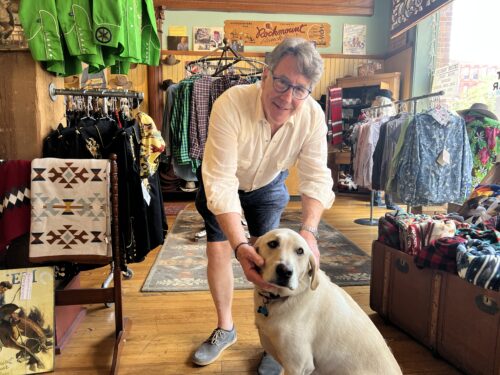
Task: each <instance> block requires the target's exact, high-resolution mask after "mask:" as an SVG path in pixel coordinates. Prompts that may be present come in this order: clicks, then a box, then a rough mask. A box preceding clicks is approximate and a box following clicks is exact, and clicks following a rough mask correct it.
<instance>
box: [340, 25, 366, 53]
mask: <svg viewBox="0 0 500 375" xmlns="http://www.w3.org/2000/svg"><path fill="white" fill-rule="evenodd" d="M342 53H343V54H344V55H366V25H347V24H345V25H344V36H343V38H342Z"/></svg>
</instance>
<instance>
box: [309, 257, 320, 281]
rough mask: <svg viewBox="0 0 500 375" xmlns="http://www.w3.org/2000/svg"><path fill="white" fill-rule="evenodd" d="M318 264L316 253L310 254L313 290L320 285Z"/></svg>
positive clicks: (310, 274) (310, 273)
mask: <svg viewBox="0 0 500 375" xmlns="http://www.w3.org/2000/svg"><path fill="white" fill-rule="evenodd" d="M317 271H318V265H317V264H316V258H315V257H314V255H312V254H311V255H309V276H310V277H311V290H315V289H316V288H317V287H318V284H319V279H318V278H317Z"/></svg>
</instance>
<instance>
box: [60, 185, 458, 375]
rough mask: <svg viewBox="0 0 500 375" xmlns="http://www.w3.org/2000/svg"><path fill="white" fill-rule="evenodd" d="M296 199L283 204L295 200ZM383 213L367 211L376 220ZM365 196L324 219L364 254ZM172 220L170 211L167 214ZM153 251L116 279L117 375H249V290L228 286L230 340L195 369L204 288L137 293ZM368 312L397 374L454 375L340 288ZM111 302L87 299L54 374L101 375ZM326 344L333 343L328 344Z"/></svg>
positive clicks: (364, 290) (208, 314) (369, 230)
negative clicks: (125, 320) (120, 309)
mask: <svg viewBox="0 0 500 375" xmlns="http://www.w3.org/2000/svg"><path fill="white" fill-rule="evenodd" d="M299 204H300V203H298V202H291V203H290V205H293V206H298V205H299ZM385 212H386V211H385V210H384V209H381V208H375V209H374V217H375V218H378V217H380V216H381V215H383V214H384V213H385ZM369 214H370V209H369V206H368V203H367V197H366V196H355V195H354V196H353V195H343V196H338V197H337V199H336V201H335V203H334V205H333V207H332V209H330V210H329V211H327V212H326V213H325V215H324V219H325V221H327V222H328V223H330V224H332V225H333V226H334V227H335V228H337V229H339V230H340V231H342V232H343V233H344V234H345V235H346V236H347V237H348V238H350V239H351V240H352V241H353V242H355V243H356V244H357V245H358V246H359V247H361V248H362V249H363V250H365V251H366V252H367V253H370V252H371V242H372V241H373V239H375V237H376V234H377V227H370V226H362V225H358V224H354V223H353V220H354V219H357V218H366V217H369ZM168 219H169V224H172V222H173V220H174V217H169V218H168ZM157 253H158V249H157V250H155V251H153V252H151V253H150V254H149V255H148V257H147V259H146V260H145V261H144V262H142V263H136V264H132V265H131V266H130V267H131V269H132V270H133V271H134V275H133V277H132V279H130V280H124V281H123V282H122V285H123V299H124V315H125V316H127V317H129V318H131V320H132V329H131V332H130V334H129V336H128V339H127V342H126V344H125V346H124V349H123V352H122V355H121V358H120V370H119V373H120V374H134V375H137V374H144V375H146V374H147V375H152V374H155V375H156V374H175V375H185V374H256V367H257V364H258V362H259V360H260V357H261V354H262V349H261V347H260V344H259V338H258V334H257V331H256V328H255V325H254V322H253V299H252V291H236V292H235V298H234V299H235V300H234V310H233V313H234V319H235V324H236V327H237V330H238V342H237V343H236V344H235V345H233V346H232V347H231V348H229V349H228V350H227V351H226V352H225V353H224V354H223V355H222V356H221V358H220V359H219V360H218V361H216V362H215V363H213V364H211V365H209V366H206V367H195V366H193V365H192V364H191V362H190V356H191V353H192V352H193V350H194V349H195V348H196V347H197V346H198V345H199V344H200V343H201V342H202V341H203V340H205V339H206V338H207V336H208V335H209V334H210V333H211V331H212V329H213V328H215V324H216V318H215V311H214V308H213V305H212V300H211V297H210V294H209V292H188V293H179V292H174V293H141V291H140V289H141V286H142V283H143V282H144V279H145V278H146V276H147V274H148V271H149V269H150V267H151V265H152V263H153V261H154V260H155V258H156V255H157ZM108 271H109V270H108V269H106V268H101V269H98V270H93V271H90V272H85V273H83V274H82V276H81V277H82V286H85V287H98V286H100V285H101V284H102V282H103V280H104V279H105V278H106V276H107V274H108ZM345 289H346V290H347V291H348V292H349V293H350V294H351V295H352V296H353V298H354V299H355V300H356V301H357V302H358V303H359V304H360V305H361V306H362V308H363V309H364V310H365V311H366V312H367V313H368V314H369V315H370V316H371V318H372V319H373V321H374V322H375V324H376V325H377V326H378V328H379V329H380V331H381V332H382V334H383V335H384V337H385V338H386V339H387V341H388V343H389V345H390V347H391V348H392V350H393V352H394V355H395V356H396V359H397V360H398V362H399V363H400V365H401V368H402V369H403V373H404V374H460V372H458V371H457V370H455V369H454V368H453V367H451V366H450V365H449V364H447V363H446V362H444V361H443V360H439V359H436V358H435V357H433V355H432V354H431V352H430V351H428V350H427V349H426V348H425V347H423V346H421V345H420V344H418V343H416V342H415V341H413V340H412V339H411V338H409V337H408V336H407V335H406V334H404V333H403V332H401V331H399V330H398V329H397V328H395V327H393V326H391V325H388V324H385V323H384V322H383V321H382V320H381V319H380V318H379V317H378V315H377V314H376V313H374V312H373V311H371V310H370V307H369V293H370V291H369V286H363V287H347V288H345ZM113 316H114V312H113V307H111V308H106V307H104V306H103V305H92V306H89V308H88V313H87V316H86V317H85V319H84V320H83V321H82V323H81V324H80V325H79V327H78V329H77V330H76V332H75V334H74V336H73V337H72V338H71V340H69V342H68V343H67V345H66V346H65V347H64V348H63V350H62V354H60V355H57V356H56V359H55V363H56V371H55V373H56V374H107V373H109V367H110V364H111V356H112V348H113V341H112V339H113V334H114V320H113ZM332 350H334V348H332Z"/></svg>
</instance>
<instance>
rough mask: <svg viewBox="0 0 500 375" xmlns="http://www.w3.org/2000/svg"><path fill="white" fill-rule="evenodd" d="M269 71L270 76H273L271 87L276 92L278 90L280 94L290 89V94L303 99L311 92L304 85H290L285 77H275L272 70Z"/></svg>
mask: <svg viewBox="0 0 500 375" xmlns="http://www.w3.org/2000/svg"><path fill="white" fill-rule="evenodd" d="M270 73H271V77H272V78H273V87H274V89H275V90H276V92H279V93H280V94H283V93H284V92H287V91H288V90H290V89H292V96H293V97H294V98H295V99H298V100H304V99H305V98H307V97H308V96H309V95H310V94H311V92H312V91H311V90H309V89H306V88H305V87H304V86H300V85H297V86H295V85H292V84H291V83H290V82H288V81H287V80H286V79H283V78H280V77H275V76H274V75H273V73H272V72H270Z"/></svg>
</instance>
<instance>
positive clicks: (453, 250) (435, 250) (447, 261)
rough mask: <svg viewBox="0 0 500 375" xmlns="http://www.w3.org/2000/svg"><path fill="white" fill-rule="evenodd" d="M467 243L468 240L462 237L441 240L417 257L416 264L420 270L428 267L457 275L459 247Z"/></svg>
mask: <svg viewBox="0 0 500 375" xmlns="http://www.w3.org/2000/svg"><path fill="white" fill-rule="evenodd" d="M465 242H467V240H466V239H465V238H462V237H443V238H439V239H437V240H436V241H434V242H433V243H432V244H431V246H428V247H423V248H422V249H421V250H420V251H419V252H418V253H417V254H416V255H415V258H414V260H415V264H416V265H417V267H420V268H424V267H428V268H434V269H438V270H442V271H447V272H453V273H456V272H457V260H456V259H457V249H458V245H460V244H463V243H465Z"/></svg>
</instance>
